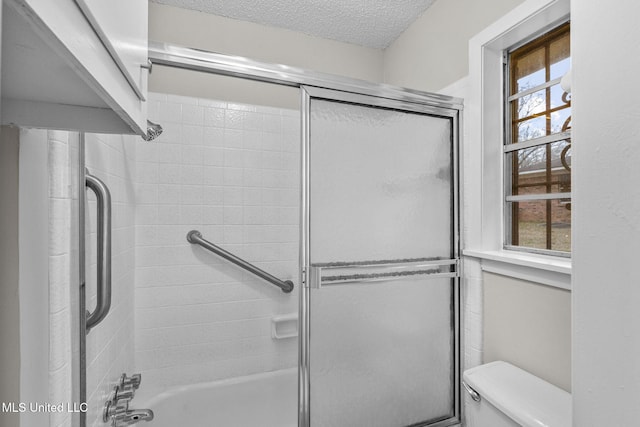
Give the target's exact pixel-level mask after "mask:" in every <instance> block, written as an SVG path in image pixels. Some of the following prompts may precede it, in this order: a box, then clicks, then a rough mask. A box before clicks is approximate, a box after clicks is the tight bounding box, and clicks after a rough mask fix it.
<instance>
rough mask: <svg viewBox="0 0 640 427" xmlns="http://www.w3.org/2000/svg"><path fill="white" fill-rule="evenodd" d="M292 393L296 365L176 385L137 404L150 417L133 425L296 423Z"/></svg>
mask: <svg viewBox="0 0 640 427" xmlns="http://www.w3.org/2000/svg"><path fill="white" fill-rule="evenodd" d="M297 392H298V371H297V369H296V368H292V369H285V370H281V371H275V372H267V373H263V374H256V375H250V376H246V377H239V378H231V379H227V380H221V381H214V382H210V383H199V384H194V385H188V386H181V387H176V388H173V389H170V390H168V391H166V392H164V393H162V394H159V395H157V396H154V397H152V398H149V399H146V400H145V401H144V402H140V403H141V405H140V407H144V408H149V409H151V410H153V412H154V415H155V417H154V419H153V421H150V422H148V423H140V424H138V425H139V426H140V427H176V426H184V427H253V426H261V427H296V426H297V425H298V420H297V414H298V395H297ZM136 403H137V402H136ZM142 405H144V406H142ZM132 406H134V407H138V405H137V404H135V405H132Z"/></svg>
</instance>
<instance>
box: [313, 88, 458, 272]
mask: <svg viewBox="0 0 640 427" xmlns="http://www.w3.org/2000/svg"><path fill="white" fill-rule="evenodd" d="M310 123H311V125H310V130H311V138H310V159H311V165H310V205H311V221H310V225H311V239H310V245H311V248H310V255H311V258H312V262H313V263H326V262H334V261H368V260H390V259H404V258H421V257H444V258H450V257H451V122H450V121H449V120H448V119H444V118H438V117H431V116H426V115H422V114H416V113H408V112H401V111H396V110H387V109H381V108H374V107H368V106H362V105H354V104H345V103H337V102H332V101H324V100H316V99H312V101H311V121H310ZM320 236H321V238H318V237H320Z"/></svg>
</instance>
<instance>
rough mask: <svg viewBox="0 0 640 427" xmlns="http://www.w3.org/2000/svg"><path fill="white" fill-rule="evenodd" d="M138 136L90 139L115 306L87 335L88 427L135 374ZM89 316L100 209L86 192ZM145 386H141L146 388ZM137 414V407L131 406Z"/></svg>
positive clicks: (88, 147) (88, 145)
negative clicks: (101, 186)
mask: <svg viewBox="0 0 640 427" xmlns="http://www.w3.org/2000/svg"><path fill="white" fill-rule="evenodd" d="M137 139H139V138H138V137H134V136H122V135H97V134H87V135H86V143H85V161H86V167H87V169H88V170H89V172H90V173H91V174H92V175H95V176H97V177H98V178H100V179H101V180H102V181H104V182H105V184H106V185H107V187H108V188H109V190H110V192H111V203H112V251H111V259H112V302H111V310H110V312H109V314H108V315H107V317H105V319H104V320H103V321H102V322H101V323H100V324H99V325H97V326H96V327H95V328H94V329H92V330H91V331H90V332H89V334H88V335H87V347H86V348H87V403H88V409H89V412H88V414H87V425H88V426H103V425H104V424H103V423H102V419H101V417H102V408H103V406H104V402H105V401H106V400H107V398H108V396H109V393H110V392H111V391H112V390H113V387H114V385H115V384H116V383H117V381H118V379H119V378H120V375H121V374H122V373H125V372H126V373H127V374H129V375H131V374H133V373H134V372H133V369H134V310H135V307H134V287H135V285H134V278H135V188H134V182H135V178H136V174H135V153H136V151H135V140H137ZM87 194H88V203H86V205H85V209H86V214H85V217H86V229H87V235H86V254H87V255H86V257H87V258H86V262H87V264H86V265H87V267H86V295H87V310H90V311H93V310H94V309H95V302H96V300H95V295H96V277H97V271H96V241H97V239H96V233H97V226H96V203H95V196H93V193H92V192H90V191H87ZM144 385H145V384H144V383H143V386H144ZM131 407H132V408H135V401H133V402H132V404H131Z"/></svg>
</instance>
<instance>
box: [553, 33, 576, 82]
mask: <svg viewBox="0 0 640 427" xmlns="http://www.w3.org/2000/svg"><path fill="white" fill-rule="evenodd" d="M570 48H571V44H570V43H569V33H568V32H566V33H564V34H563V35H562V36H560V37H559V38H557V39H555V40H554V41H552V42H551V44H550V45H549V62H550V63H551V80H553V79H555V78H558V77H562V76H564V75H565V74H566V72H567V71H569V66H570V65H571V59H570V58H569V55H570V52H571V51H570Z"/></svg>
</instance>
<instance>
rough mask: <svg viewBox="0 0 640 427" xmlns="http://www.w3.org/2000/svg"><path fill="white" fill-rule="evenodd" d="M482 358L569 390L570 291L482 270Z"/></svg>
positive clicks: (487, 361)
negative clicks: (512, 365)
mask: <svg viewBox="0 0 640 427" xmlns="http://www.w3.org/2000/svg"><path fill="white" fill-rule="evenodd" d="M483 282H484V363H489V362H493V361H495V360H504V361H505V362H509V363H512V364H514V365H516V366H518V367H520V368H522V369H524V370H526V371H528V372H531V373H532V374H534V375H536V376H538V377H540V378H542V379H543V380H545V381H548V382H550V383H551V384H554V385H557V386H558V387H560V388H563V389H564V390H567V391H571V292H569V291H567V290H564V289H558V288H553V287H550V286H544V285H540V284H536V283H531V282H527V281H524V280H518V279H513V278H508V277H505V276H500V275H497V274H492V273H486V272H485V273H484V274H483Z"/></svg>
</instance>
